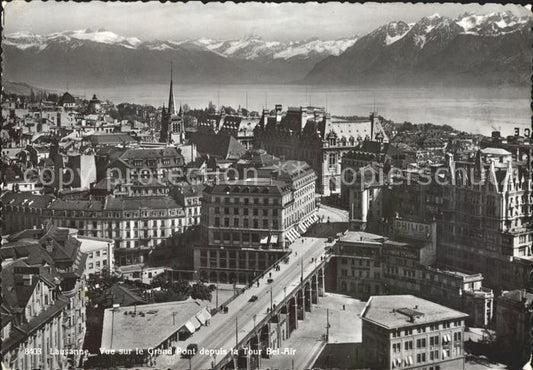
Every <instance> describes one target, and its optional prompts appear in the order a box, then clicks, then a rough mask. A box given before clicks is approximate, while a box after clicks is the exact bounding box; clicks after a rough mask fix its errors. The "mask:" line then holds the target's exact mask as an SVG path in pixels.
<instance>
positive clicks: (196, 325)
mask: <svg viewBox="0 0 533 370" xmlns="http://www.w3.org/2000/svg"><path fill="white" fill-rule="evenodd" d="M191 322H192V324H193V325H194V329H195V330H198V329H199V328H200V326H202V324H201V323H200V321H198V319H197V318H196V317H195V318H194V319H192V320H191Z"/></svg>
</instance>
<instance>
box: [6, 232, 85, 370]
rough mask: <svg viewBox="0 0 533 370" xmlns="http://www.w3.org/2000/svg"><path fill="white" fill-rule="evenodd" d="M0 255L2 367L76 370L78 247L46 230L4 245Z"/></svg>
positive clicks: (80, 283)
mask: <svg viewBox="0 0 533 370" xmlns="http://www.w3.org/2000/svg"><path fill="white" fill-rule="evenodd" d="M0 254H1V256H2V260H3V262H2V307H1V314H2V332H1V337H2V358H3V360H2V366H6V368H9V369H21V370H30V369H37V368H38V369H50V370H55V369H66V368H70V367H76V368H77V367H80V366H81V364H80V360H81V359H82V357H83V354H84V352H83V350H82V348H83V342H84V337H85V317H86V316H85V299H84V297H83V293H84V280H83V273H84V268H85V259H86V255H84V254H83V253H82V252H81V250H80V242H79V241H77V240H76V239H74V238H72V237H70V236H69V235H68V233H67V235H66V236H65V235H64V233H61V232H60V231H59V230H57V229H56V228H54V227H52V228H49V229H48V230H47V231H46V233H45V235H44V236H42V237H41V238H40V239H23V240H20V241H16V242H12V243H7V244H4V245H3V246H2V248H0Z"/></svg>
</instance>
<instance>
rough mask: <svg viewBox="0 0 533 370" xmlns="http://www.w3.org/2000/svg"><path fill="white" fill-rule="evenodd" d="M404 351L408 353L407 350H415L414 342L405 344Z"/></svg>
mask: <svg viewBox="0 0 533 370" xmlns="http://www.w3.org/2000/svg"><path fill="white" fill-rule="evenodd" d="M404 349H405V350H406V351H407V350H410V349H413V341H412V340H410V341H407V342H405V343H404Z"/></svg>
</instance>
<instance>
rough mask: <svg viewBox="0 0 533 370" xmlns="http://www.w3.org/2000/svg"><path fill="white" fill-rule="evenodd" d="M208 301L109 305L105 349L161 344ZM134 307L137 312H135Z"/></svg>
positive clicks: (145, 346) (104, 337)
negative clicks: (136, 305)
mask: <svg viewBox="0 0 533 370" xmlns="http://www.w3.org/2000/svg"><path fill="white" fill-rule="evenodd" d="M206 305H207V302H205V301H196V300H188V301H183V302H166V303H156V304H149V305H142V306H138V307H136V309H134V308H132V307H131V306H130V307H118V308H108V309H106V310H105V312H104V324H103V330H102V344H101V347H102V348H107V349H133V348H139V349H141V348H143V349H147V348H149V347H157V346H158V345H159V344H161V343H162V342H163V341H165V340H166V339H167V338H169V337H170V336H171V335H172V334H174V333H175V332H177V331H178V330H179V329H180V328H182V327H183V326H184V325H185V324H186V323H187V321H189V320H191V319H194V317H195V316H196V315H197V314H198V313H200V312H201V311H203V309H204V307H205V306H206ZM134 310H135V311H136V313H133V312H134Z"/></svg>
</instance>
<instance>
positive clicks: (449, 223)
mask: <svg viewBox="0 0 533 370" xmlns="http://www.w3.org/2000/svg"><path fill="white" fill-rule="evenodd" d="M514 150H515V151H516V152H517V153H518V154H515V155H517V156H519V157H520V160H519V161H515V160H514V159H513V158H514V157H513V154H512V153H511V152H509V151H507V150H505V149H503V148H489V147H487V148H484V149H481V150H479V151H478V152H477V153H476V155H475V159H474V160H473V161H468V162H465V161H456V160H454V159H453V158H452V157H451V156H448V162H447V163H446V164H443V165H434V166H430V167H428V168H425V169H420V170H416V171H408V170H405V171H402V173H401V175H399V176H397V177H394V178H393V179H392V180H393V181H390V180H389V181H387V180H385V181H384V182H382V181H380V180H379V177H378V176H379V174H378V175H376V176H374V175H373V173H372V172H371V171H370V169H374V171H376V168H374V167H369V170H368V171H365V172H364V173H363V172H361V173H362V174H363V175H364V176H367V175H368V177H370V180H372V179H374V182H365V183H363V186H361V180H359V182H357V181H355V182H354V185H353V186H350V187H348V188H347V194H348V195H347V199H348V200H349V206H350V212H351V218H352V221H353V223H357V224H359V225H365V227H366V228H362V227H360V228H359V229H360V230H367V231H370V232H377V233H384V234H386V235H391V233H392V225H393V223H394V219H395V218H396V216H397V215H399V216H400V217H402V218H404V219H410V220H416V219H418V220H420V219H422V220H432V219H435V221H436V223H437V234H438V238H437V250H438V253H437V261H438V264H439V265H441V266H446V268H447V269H451V270H457V271H460V272H464V273H467V274H476V273H481V274H483V276H485V283H486V285H487V286H489V287H491V288H493V289H516V288H526V287H527V286H528V284H529V282H528V279H529V273H530V271H531V268H532V266H533V251H532V245H533V227H532V224H531V222H532V221H531V220H532V218H531V217H532V215H533V182H532V179H531V176H530V172H528V171H529V170H528V166H529V165H530V164H529V160H526V161H524V158H528V155H529V154H528V152H527V151H526V152H524V151H520V150H519V148H518V149H517V148H515V149H514ZM526 162H527V163H526ZM365 168H366V167H364V168H363V169H365ZM377 170H379V168H378V169H377ZM377 172H379V171H377ZM363 180H364V181H366V180H367V179H366V178H363Z"/></svg>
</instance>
